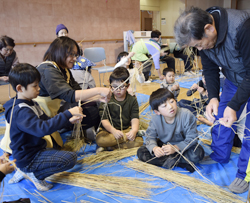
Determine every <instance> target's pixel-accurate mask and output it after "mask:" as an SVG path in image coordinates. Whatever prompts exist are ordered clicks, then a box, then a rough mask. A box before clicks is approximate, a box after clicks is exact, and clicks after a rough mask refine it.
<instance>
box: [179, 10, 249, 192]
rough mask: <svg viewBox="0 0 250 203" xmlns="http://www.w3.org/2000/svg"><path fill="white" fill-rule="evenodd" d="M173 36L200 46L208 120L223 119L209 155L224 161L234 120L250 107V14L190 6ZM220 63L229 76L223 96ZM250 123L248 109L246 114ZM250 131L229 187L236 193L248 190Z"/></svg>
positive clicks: (183, 43)
mask: <svg viewBox="0 0 250 203" xmlns="http://www.w3.org/2000/svg"><path fill="white" fill-rule="evenodd" d="M174 31H175V37H176V41H177V43H178V44H179V45H180V46H181V47H185V46H191V47H196V48H197V49H198V50H199V51H200V56H201V59H202V65H203V71H204V75H205V79H206V83H207V90H208V96H209V99H210V102H209V104H208V105H207V108H206V111H207V115H208V117H209V119H211V120H213V121H214V120H219V122H220V124H222V125H215V127H214V128H213V130H212V138H213V142H212V145H211V147H212V150H213V153H212V154H210V157H211V158H212V159H213V160H215V161H217V162H220V163H227V162H228V161H229V159H230V154H231V148H232V144H233V138H234V135H235V134H234V131H233V130H232V129H231V128H234V129H236V126H235V125H234V122H235V121H237V120H238V118H239V116H240V114H241V112H242V110H243V108H244V106H245V104H246V103H248V105H247V112H249V111H250V103H249V101H250V99H249V97H250V57H249V55H250V39H249V36H250V14H249V13H248V12H246V11H239V10H233V9H224V8H220V7H211V8H209V9H207V10H206V11H203V10H202V9H199V8H194V7H192V8H191V9H190V10H188V11H184V12H183V13H182V14H181V16H180V17H179V18H178V19H177V21H176V23H175V28H174ZM219 67H221V68H222V72H223V74H224V75H225V76H226V80H225V83H224V87H223V92H222V95H221V98H220V99H219V90H220V80H219V71H220V70H219ZM245 125H246V128H248V129H249V128H250V114H249V115H247V117H246V123H245ZM249 135H250V132H249V131H248V130H245V137H244V139H243V143H242V150H241V153H240V157H239V161H238V168H239V169H238V172H237V175H236V179H235V180H234V181H233V182H232V183H231V185H230V186H229V189H230V190H231V191H232V192H235V193H243V192H246V191H247V190H248V185H249V183H248V182H249V181H250V172H249V169H248V170H247V168H248V167H250V164H249V157H250V140H249V139H245V138H246V137H247V136H249Z"/></svg>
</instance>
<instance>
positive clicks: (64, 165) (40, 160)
mask: <svg viewBox="0 0 250 203" xmlns="http://www.w3.org/2000/svg"><path fill="white" fill-rule="evenodd" d="M76 161H77V155H76V153H75V152H69V151H60V150H55V149H44V150H42V151H40V152H38V153H37V155H36V156H35V158H34V159H33V160H32V162H31V163H30V164H29V165H28V166H26V167H24V168H20V170H21V171H23V172H26V173H30V172H33V173H34V175H35V176H36V178H37V179H38V180H44V179H45V178H46V177H48V176H50V175H53V174H55V173H59V172H62V171H66V170H68V169H71V168H73V167H74V166H75V164H76Z"/></svg>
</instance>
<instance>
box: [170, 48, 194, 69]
mask: <svg viewBox="0 0 250 203" xmlns="http://www.w3.org/2000/svg"><path fill="white" fill-rule="evenodd" d="M174 57H175V58H181V59H182V60H183V61H184V64H185V72H186V71H190V70H191V69H192V67H193V66H192V65H191V63H190V60H194V57H193V56H192V55H191V56H190V57H189V58H188V55H186V54H183V51H174Z"/></svg>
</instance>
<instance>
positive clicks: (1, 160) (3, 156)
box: [0, 152, 9, 164]
mask: <svg viewBox="0 0 250 203" xmlns="http://www.w3.org/2000/svg"><path fill="white" fill-rule="evenodd" d="M6 158H7V159H9V154H8V153H6V152H4V153H3V155H2V156H0V163H1V164H3V163H6V162H7V161H6Z"/></svg>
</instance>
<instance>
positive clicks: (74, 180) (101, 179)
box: [46, 172, 159, 198]
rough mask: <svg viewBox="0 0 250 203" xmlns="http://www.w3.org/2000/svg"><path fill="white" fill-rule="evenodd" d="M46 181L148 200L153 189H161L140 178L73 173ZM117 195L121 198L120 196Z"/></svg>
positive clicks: (64, 173) (65, 173) (55, 176)
mask: <svg viewBox="0 0 250 203" xmlns="http://www.w3.org/2000/svg"><path fill="white" fill-rule="evenodd" d="M46 180H48V181H51V182H55V183H62V184H67V185H73V186H78V187H84V188H87V189H90V190H96V191H101V192H116V193H122V194H127V195H132V196H135V197H143V198H148V197H149V196H150V195H151V194H152V193H151V191H150V190H151V189H154V188H159V186H155V185H152V184H149V183H147V182H144V181H142V180H141V179H138V178H126V177H115V176H105V175H93V174H83V173H73V172H61V173H57V174H54V175H52V176H50V177H48V178H46ZM143 180H145V179H143ZM116 195H117V196H119V194H116Z"/></svg>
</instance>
